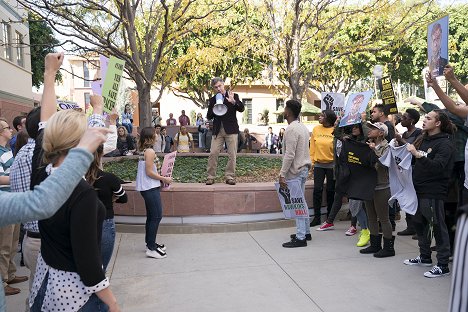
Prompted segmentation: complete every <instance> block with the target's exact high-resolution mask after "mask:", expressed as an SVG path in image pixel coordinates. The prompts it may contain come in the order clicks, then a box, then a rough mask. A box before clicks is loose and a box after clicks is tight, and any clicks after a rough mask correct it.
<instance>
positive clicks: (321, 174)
mask: <svg viewBox="0 0 468 312" xmlns="http://www.w3.org/2000/svg"><path fill="white" fill-rule="evenodd" d="M325 177H326V178H327V215H328V214H329V213H330V211H331V209H332V206H333V198H334V197H335V180H334V179H333V168H320V167H316V166H314V196H313V198H314V215H315V216H316V217H317V216H318V217H320V215H321V213H320V209H321V207H322V197H323V184H324V181H325Z"/></svg>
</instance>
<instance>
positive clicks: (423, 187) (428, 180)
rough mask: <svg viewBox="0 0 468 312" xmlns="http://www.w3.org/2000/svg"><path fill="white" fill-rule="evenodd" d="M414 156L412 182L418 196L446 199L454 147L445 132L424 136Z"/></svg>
mask: <svg viewBox="0 0 468 312" xmlns="http://www.w3.org/2000/svg"><path fill="white" fill-rule="evenodd" d="M418 150H419V151H421V152H423V154H424V156H423V157H421V158H414V159H415V164H414V169H413V184H414V188H415V190H416V194H417V195H418V197H419V198H431V199H446V198H447V193H448V185H449V179H450V175H451V173H452V167H453V160H454V152H455V147H454V144H453V141H452V139H451V137H450V135H448V134H447V133H438V134H435V135H432V136H424V137H423V139H422V142H421V145H420V146H419V148H418Z"/></svg>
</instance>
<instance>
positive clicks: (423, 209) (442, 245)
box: [412, 198, 450, 266]
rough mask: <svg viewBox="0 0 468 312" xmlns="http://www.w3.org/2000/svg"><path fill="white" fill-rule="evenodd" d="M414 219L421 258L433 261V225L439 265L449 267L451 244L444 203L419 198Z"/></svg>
mask: <svg viewBox="0 0 468 312" xmlns="http://www.w3.org/2000/svg"><path fill="white" fill-rule="evenodd" d="M412 219H413V224H414V228H415V229H416V233H417V234H418V245H419V252H420V254H421V258H423V259H431V241H432V234H431V223H432V233H433V235H434V238H435V241H436V248H437V265H439V266H447V265H448V263H449V257H450V243H449V234H448V231H447V226H446V225H445V211H444V201H443V200H440V199H428V198H418V210H417V211H416V214H415V215H414V218H412Z"/></svg>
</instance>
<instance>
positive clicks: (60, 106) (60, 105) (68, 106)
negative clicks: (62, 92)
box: [57, 100, 83, 112]
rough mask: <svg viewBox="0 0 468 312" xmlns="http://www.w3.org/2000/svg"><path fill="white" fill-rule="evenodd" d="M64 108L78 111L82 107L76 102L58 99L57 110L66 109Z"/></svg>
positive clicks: (81, 109)
mask: <svg viewBox="0 0 468 312" xmlns="http://www.w3.org/2000/svg"><path fill="white" fill-rule="evenodd" d="M66 109H74V110H77V111H80V112H82V111H83V107H81V106H80V104H78V103H76V102H70V101H62V100H58V101H57V111H61V110H66Z"/></svg>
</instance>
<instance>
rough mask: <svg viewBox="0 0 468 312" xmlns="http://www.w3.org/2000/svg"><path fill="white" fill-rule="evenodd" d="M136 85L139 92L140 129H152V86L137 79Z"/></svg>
mask: <svg viewBox="0 0 468 312" xmlns="http://www.w3.org/2000/svg"><path fill="white" fill-rule="evenodd" d="M136 85H137V90H138V108H139V112H140V114H139V117H140V128H144V127H151V100H150V91H151V84H149V83H145V82H142V81H139V79H136Z"/></svg>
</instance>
